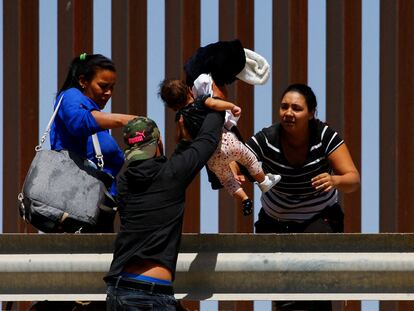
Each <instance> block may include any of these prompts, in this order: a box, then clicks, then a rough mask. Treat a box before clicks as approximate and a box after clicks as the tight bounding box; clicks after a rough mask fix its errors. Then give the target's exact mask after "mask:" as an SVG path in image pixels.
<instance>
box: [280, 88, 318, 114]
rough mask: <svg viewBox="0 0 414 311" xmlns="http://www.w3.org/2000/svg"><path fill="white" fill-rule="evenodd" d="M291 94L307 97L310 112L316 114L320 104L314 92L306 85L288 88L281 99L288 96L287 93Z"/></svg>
mask: <svg viewBox="0 0 414 311" xmlns="http://www.w3.org/2000/svg"><path fill="white" fill-rule="evenodd" d="M289 92H298V93H299V94H301V95H302V96H303V97H305V101H306V105H307V106H308V110H309V111H310V112H316V106H318V103H317V101H316V96H315V93H314V92H313V91H312V89H311V88H310V87H309V86H307V85H306V84H300V83H296V84H291V85H289V86H288V87H287V89H286V90H285V91H284V92H283V94H282V96H281V99H282V98H283V96H285V95H286V93H289Z"/></svg>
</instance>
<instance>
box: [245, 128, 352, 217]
mask: <svg viewBox="0 0 414 311" xmlns="http://www.w3.org/2000/svg"><path fill="white" fill-rule="evenodd" d="M309 126H310V137H311V138H310V143H309V151H308V155H307V158H306V161H305V163H304V165H303V166H302V167H292V166H291V165H290V164H289V163H288V161H287V160H286V159H285V157H284V154H283V150H282V147H281V143H280V139H279V136H280V134H279V133H280V130H281V125H280V124H279V123H276V124H273V125H272V126H270V127H267V128H264V129H262V130H261V131H260V132H258V133H256V135H254V136H253V137H252V138H250V139H249V140H248V141H247V142H246V145H247V146H248V147H249V148H250V149H251V150H252V151H253V153H254V154H256V156H257V158H258V159H259V161H261V162H262V166H263V170H264V171H265V173H275V174H280V175H281V176H282V179H281V181H280V182H279V183H278V184H276V186H274V187H273V189H272V190H270V191H268V192H266V193H264V194H262V197H261V202H262V207H263V209H264V210H265V212H266V214H268V215H269V216H270V217H273V218H275V219H280V220H283V221H297V222H303V221H305V220H308V219H311V218H312V217H313V216H315V215H316V214H318V213H319V212H320V211H322V210H323V209H324V208H325V207H327V206H330V205H333V204H334V203H336V202H337V200H338V192H337V190H336V189H333V190H331V191H329V192H327V193H323V192H320V191H316V190H315V188H313V187H312V185H311V179H312V178H313V177H315V176H317V175H319V174H321V173H323V172H328V173H332V168H331V167H330V165H329V163H328V160H327V157H328V155H329V154H331V153H332V152H333V151H334V150H336V149H337V148H338V147H339V146H340V145H342V144H343V143H344V141H343V140H342V138H341V137H340V136H339V135H338V133H337V132H335V131H334V130H333V129H332V128H330V127H329V126H328V125H326V124H325V123H323V122H321V121H319V120H316V121H315V122H313V121H311V122H309Z"/></svg>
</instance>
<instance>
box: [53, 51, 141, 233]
mask: <svg viewBox="0 0 414 311" xmlns="http://www.w3.org/2000/svg"><path fill="white" fill-rule="evenodd" d="M115 82H116V70H115V66H114V64H113V62H112V61H111V60H110V59H108V58H107V57H105V56H103V55H100V54H94V55H86V53H84V54H81V55H80V56H79V57H76V58H74V59H73V60H72V62H71V64H70V67H69V71H68V74H67V76H66V80H65V82H64V83H63V86H62V87H61V89H60V90H59V92H58V94H57V97H56V103H55V108H56V105H57V102H58V101H59V100H60V99H61V98H62V96H63V99H62V102H61V105H60V108H59V111H58V114H57V116H56V118H55V121H54V123H53V125H52V128H51V131H50V141H51V148H52V149H53V150H69V151H72V152H75V153H76V154H78V155H79V156H81V157H83V158H89V159H90V160H92V161H94V162H96V158H95V152H94V148H93V144H92V139H91V135H92V134H95V133H97V135H98V139H99V143H100V147H101V150H102V154H103V158H104V163H105V165H104V170H105V171H106V172H108V173H110V174H111V175H112V176H116V175H117V174H118V172H119V171H120V169H121V167H122V165H123V163H124V153H123V152H122V150H121V149H120V148H119V146H118V144H117V142H116V141H115V139H114V138H113V137H112V136H111V135H110V133H109V129H113V128H119V127H122V126H123V125H125V124H126V123H127V122H128V121H129V120H132V119H133V118H135V117H136V116H135V115H127V114H117V113H106V112H103V111H101V110H102V109H103V108H104V107H105V105H106V103H107V102H108V100H109V99H110V98H111V96H112V93H113V90H114V86H115ZM110 192H111V194H113V195H115V184H113V185H112V187H111V189H110ZM101 214H102V213H101ZM112 222H113V216H111V217H110V219H105V220H103V221H102V222H101V221H100V222H99V223H100V224H98V227H97V228H94V229H93V230H94V231H95V232H111V231H113V228H112Z"/></svg>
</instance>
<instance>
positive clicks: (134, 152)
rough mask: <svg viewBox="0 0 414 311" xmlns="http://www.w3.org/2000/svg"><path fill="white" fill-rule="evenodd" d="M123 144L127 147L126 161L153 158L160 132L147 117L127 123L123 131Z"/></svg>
mask: <svg viewBox="0 0 414 311" xmlns="http://www.w3.org/2000/svg"><path fill="white" fill-rule="evenodd" d="M123 135H124V142H125V144H127V145H128V147H127V148H126V149H125V157H126V159H127V160H128V161H135V160H146V159H149V158H152V157H154V155H155V152H156V150H157V144H158V140H159V138H160V131H159V130H158V127H157V124H156V123H155V122H154V121H153V120H151V119H149V118H147V117H137V118H135V119H133V120H131V121H129V122H128V123H127V124H126V125H125V126H124V129H123Z"/></svg>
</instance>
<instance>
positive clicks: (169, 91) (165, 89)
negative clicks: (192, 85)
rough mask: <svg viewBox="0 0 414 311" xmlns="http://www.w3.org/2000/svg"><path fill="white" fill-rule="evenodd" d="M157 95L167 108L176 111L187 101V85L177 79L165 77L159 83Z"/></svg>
mask: <svg viewBox="0 0 414 311" xmlns="http://www.w3.org/2000/svg"><path fill="white" fill-rule="evenodd" d="M158 96H160V97H161V99H162V101H163V102H164V104H165V105H166V106H167V107H168V108H171V109H173V110H175V111H177V110H179V109H180V108H182V107H183V106H185V104H186V103H187V96H188V86H187V84H185V83H184V81H181V80H178V79H165V80H163V81H161V83H160V85H159V91H158Z"/></svg>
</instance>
